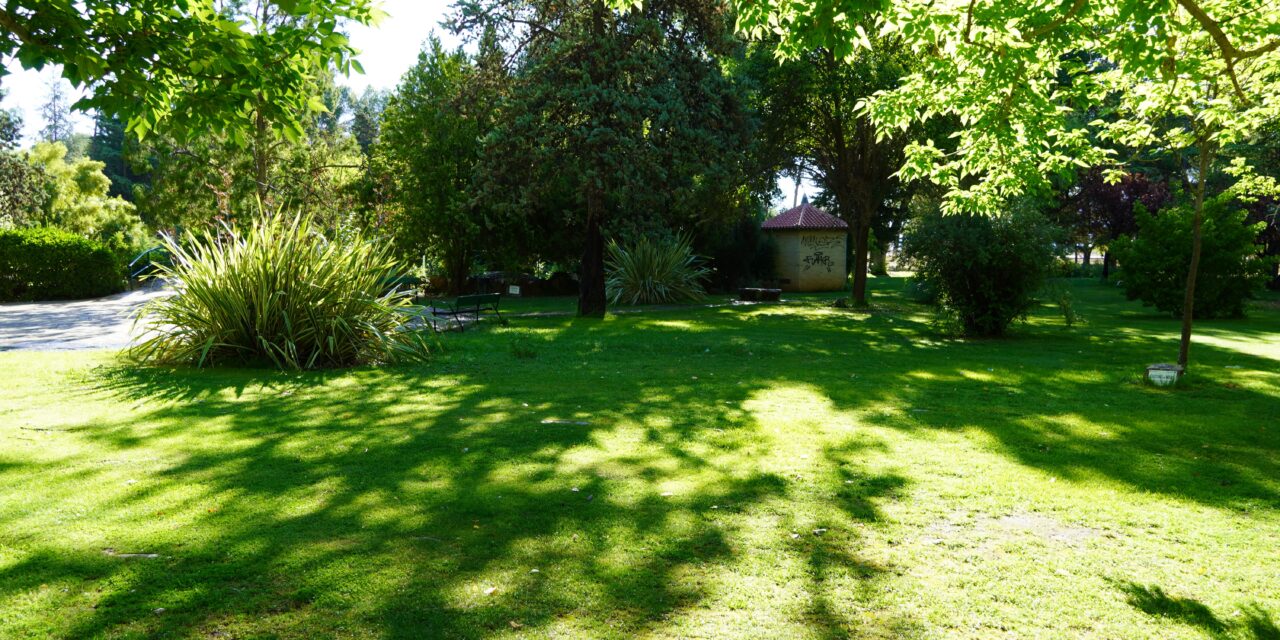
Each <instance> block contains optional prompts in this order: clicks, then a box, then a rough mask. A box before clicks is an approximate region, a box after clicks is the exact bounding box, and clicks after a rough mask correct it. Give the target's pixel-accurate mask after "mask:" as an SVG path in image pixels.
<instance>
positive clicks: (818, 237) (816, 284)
mask: <svg viewBox="0 0 1280 640" xmlns="http://www.w3.org/2000/svg"><path fill="white" fill-rule="evenodd" d="M761 228H763V229H764V230H765V232H766V233H768V234H770V235H772V236H773V237H774V239H776V240H777V242H778V257H777V272H778V284H779V286H780V288H781V289H782V290H783V291H839V290H841V289H843V288H844V286H845V274H846V273H848V272H847V270H846V269H845V257H846V255H847V253H848V252H847V250H846V245H847V242H848V238H849V225H847V224H845V222H844V221H843V220H841V219H839V218H837V217H835V216H833V215H831V214H829V213H827V212H825V211H823V210H821V209H819V208H817V207H815V206H813V205H811V204H809V200H808V198H806V199H805V200H804V202H802V203H801V204H800V206H798V207H796V208H794V209H791V210H789V211H784V212H782V213H780V214H778V215H776V216H774V217H772V218H770V219H768V220H766V221H765V223H764V224H763V225H761Z"/></svg>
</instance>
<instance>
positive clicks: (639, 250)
mask: <svg viewBox="0 0 1280 640" xmlns="http://www.w3.org/2000/svg"><path fill="white" fill-rule="evenodd" d="M605 270H606V272H607V275H608V279H607V280H606V281H605V289H606V291H607V292H608V295H609V300H610V301H611V302H613V303H614V304H617V303H620V302H621V303H626V304H653V303H664V302H681V301H687V300H701V299H703V298H704V297H706V290H704V289H703V286H702V283H703V281H704V280H706V279H707V277H708V276H710V275H711V268H710V267H707V266H706V264H705V263H704V262H703V260H702V258H699V257H698V256H696V255H694V253H693V245H692V243H691V242H690V241H689V238H687V237H686V236H676V237H674V238H668V239H662V240H652V239H649V238H640V239H638V240H636V241H634V242H632V243H630V244H629V245H627V246H623V245H621V244H619V243H618V242H617V241H616V240H611V241H609V246H608V248H607V252H606V254H605Z"/></svg>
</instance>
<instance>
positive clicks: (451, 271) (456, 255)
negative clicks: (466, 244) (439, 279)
mask: <svg viewBox="0 0 1280 640" xmlns="http://www.w3.org/2000/svg"><path fill="white" fill-rule="evenodd" d="M470 271H471V259H470V256H468V254H467V252H466V251H450V252H449V255H447V256H446V257H445V274H446V275H447V277H448V278H449V294H450V295H455V296H456V295H459V294H461V293H462V292H463V290H464V289H465V288H466V286H467V276H468V275H470Z"/></svg>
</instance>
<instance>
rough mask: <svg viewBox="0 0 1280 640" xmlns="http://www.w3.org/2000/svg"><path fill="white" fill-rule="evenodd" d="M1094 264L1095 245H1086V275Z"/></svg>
mask: <svg viewBox="0 0 1280 640" xmlns="http://www.w3.org/2000/svg"><path fill="white" fill-rule="evenodd" d="M1092 262H1093V245H1091V244H1086V245H1084V269H1083V271H1084V273H1088V272H1089V265H1090V264H1091V263H1092Z"/></svg>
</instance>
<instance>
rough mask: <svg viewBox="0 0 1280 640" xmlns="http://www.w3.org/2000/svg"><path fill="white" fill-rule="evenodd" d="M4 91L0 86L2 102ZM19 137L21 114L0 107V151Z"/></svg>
mask: <svg viewBox="0 0 1280 640" xmlns="http://www.w3.org/2000/svg"><path fill="white" fill-rule="evenodd" d="M6 93H7V92H6V91H5V90H4V87H0V102H4V96H5V94H6ZM21 137H22V116H21V115H20V114H19V113H18V112H17V111H16V110H13V109H3V108H0V151H7V150H9V149H12V148H13V147H14V146H16V145H17V144H18V139H19V138H21ZM0 211H3V209H0Z"/></svg>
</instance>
